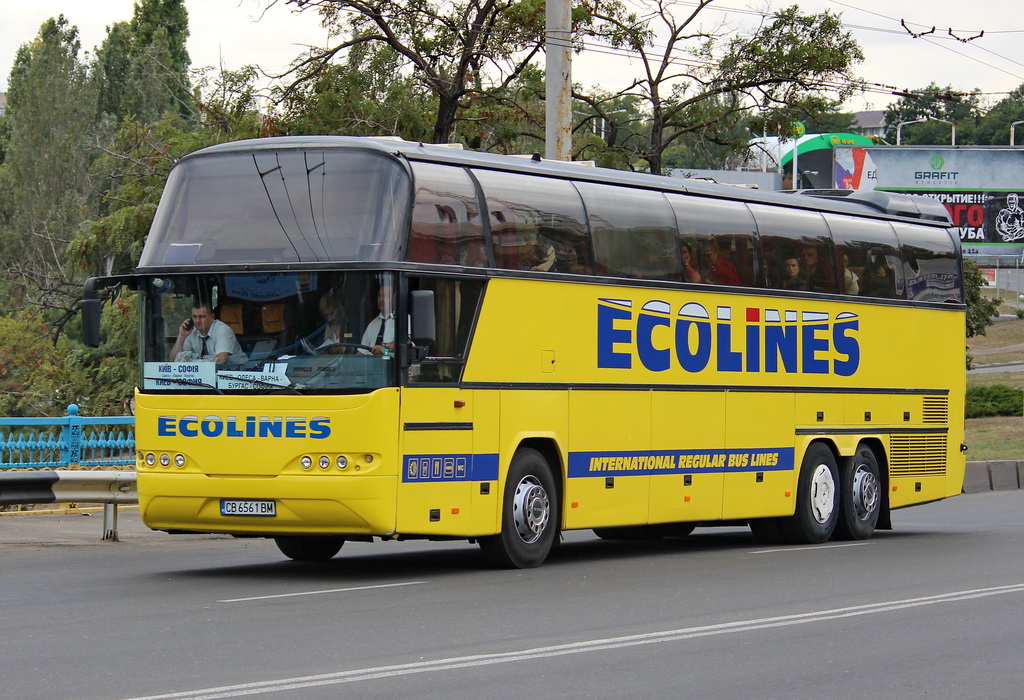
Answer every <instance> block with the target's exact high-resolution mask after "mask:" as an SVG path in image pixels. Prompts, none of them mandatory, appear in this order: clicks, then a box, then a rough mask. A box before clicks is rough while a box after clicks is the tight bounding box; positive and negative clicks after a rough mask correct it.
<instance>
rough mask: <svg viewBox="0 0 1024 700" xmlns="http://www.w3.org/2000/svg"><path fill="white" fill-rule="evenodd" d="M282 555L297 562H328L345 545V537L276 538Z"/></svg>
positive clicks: (305, 536)
mask: <svg viewBox="0 0 1024 700" xmlns="http://www.w3.org/2000/svg"><path fill="white" fill-rule="evenodd" d="M274 542H275V543H276V544H277V548H278V549H280V550H281V554H283V555H285V556H286V557H288V558H289V559H294V560H295V561H327V560H328V559H330V558H331V557H333V556H334V555H335V554H337V553H338V552H339V551H341V546H342V545H343V544H345V538H344V537H336V536H332V535H293V536H289V537H275V538H274Z"/></svg>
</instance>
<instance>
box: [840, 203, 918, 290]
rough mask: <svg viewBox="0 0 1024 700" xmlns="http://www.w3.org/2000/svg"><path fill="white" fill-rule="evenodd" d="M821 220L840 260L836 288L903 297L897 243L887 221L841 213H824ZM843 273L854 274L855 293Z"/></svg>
mask: <svg viewBox="0 0 1024 700" xmlns="http://www.w3.org/2000/svg"><path fill="white" fill-rule="evenodd" d="M825 221H826V223H827V224H828V227H829V230H830V231H832V237H833V238H834V239H835V242H836V248H837V250H838V251H839V255H840V258H839V259H840V260H841V261H843V263H842V264H843V266H842V267H841V268H840V274H841V275H843V277H842V278H840V279H842V280H843V284H844V289H840V290H839V291H841V292H845V293H847V294H858V295H860V296H863V297H874V298H877V299H901V298H903V293H902V290H903V283H902V280H903V277H902V270H901V269H900V267H901V266H900V265H899V248H898V246H899V242H898V241H897V239H896V232H895V231H893V228H892V226H890V225H889V223H888V222H886V221H876V220H871V219H861V218H857V217H852V216H845V215H843V214H826V215H825ZM847 272H850V273H851V277H856V282H857V286H858V289H857V291H856V292H854V291H852V288H851V287H850V286H849V285H850V282H851V280H850V279H849V278H848V277H847Z"/></svg>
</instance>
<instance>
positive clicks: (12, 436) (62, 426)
mask: <svg viewBox="0 0 1024 700" xmlns="http://www.w3.org/2000/svg"><path fill="white" fill-rule="evenodd" d="M67 410H68V414H67V416H64V417H62V418H0V431H2V434H0V469H40V468H44V469H54V468H61V467H64V468H68V467H72V468H74V467H78V468H85V469H92V468H96V467H116V466H127V465H134V464H135V431H134V427H135V418H134V417H133V416H97V417H92V418H85V417H83V416H79V415H78V406H76V405H75V404H70V405H69V406H68V409H67ZM37 426H38V432H34V431H31V429H32V428H36V427H37ZM119 426H125V427H119ZM17 428H21V430H20V431H18V432H15V429H17ZM26 429H27V430H26Z"/></svg>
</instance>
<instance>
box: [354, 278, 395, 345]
mask: <svg viewBox="0 0 1024 700" xmlns="http://www.w3.org/2000/svg"><path fill="white" fill-rule="evenodd" d="M377 308H378V309H380V313H378V314H377V315H376V316H375V317H374V318H373V320H372V321H370V323H369V325H368V326H366V330H365V331H363V339H362V341H361V342H360V344H361V345H364V346H365V347H362V348H359V352H360V353H361V354H363V355H369V354H371V352H372V354H374V355H384V354H388V355H390V354H393V353H394V352H395V314H394V312H393V311H392V308H391V285H390V284H382V285H381V287H380V290H379V291H378V292H377ZM367 348H372V351H371V350H369V349H367ZM385 351H386V352H385Z"/></svg>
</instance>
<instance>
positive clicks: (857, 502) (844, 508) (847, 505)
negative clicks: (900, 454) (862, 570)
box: [835, 445, 882, 540]
mask: <svg viewBox="0 0 1024 700" xmlns="http://www.w3.org/2000/svg"><path fill="white" fill-rule="evenodd" d="M880 474H881V472H880V470H879V468H878V458H877V457H875V453H874V451H873V450H872V449H871V448H870V447H868V446H867V445H858V447H857V454H855V455H854V456H853V459H851V460H849V464H847V465H844V468H843V471H842V474H841V475H840V478H839V521H838V522H837V523H836V532H835V537H836V539H840V540H866V539H868V538H869V537H871V535H872V534H874V532H875V525H877V524H878V514H879V513H880V512H881V510H882V480H881V476H880Z"/></svg>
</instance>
